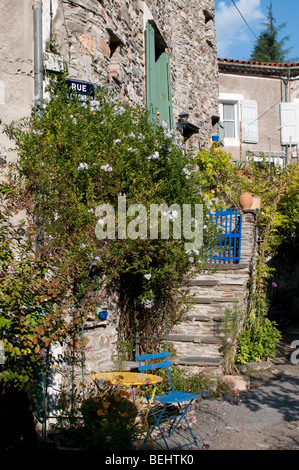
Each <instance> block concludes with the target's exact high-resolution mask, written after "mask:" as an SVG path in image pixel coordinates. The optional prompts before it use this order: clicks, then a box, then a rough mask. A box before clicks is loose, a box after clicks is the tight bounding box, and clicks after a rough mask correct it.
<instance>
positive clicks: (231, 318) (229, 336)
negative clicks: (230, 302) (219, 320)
mask: <svg viewBox="0 0 299 470" xmlns="http://www.w3.org/2000/svg"><path fill="white" fill-rule="evenodd" d="M241 320H242V312H241V310H240V307H239V305H238V304H237V303H235V304H234V307H233V310H231V309H229V308H226V309H225V311H224V322H223V354H224V359H223V370H224V373H225V374H231V373H233V372H234V363H235V355H236V351H237V338H238V333H239V331H240V321H241Z"/></svg>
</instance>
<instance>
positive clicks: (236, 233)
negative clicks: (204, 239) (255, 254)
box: [208, 209, 242, 263]
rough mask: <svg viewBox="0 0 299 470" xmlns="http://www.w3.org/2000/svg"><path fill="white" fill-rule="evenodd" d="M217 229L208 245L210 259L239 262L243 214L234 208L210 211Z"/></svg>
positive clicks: (211, 260)
mask: <svg viewBox="0 0 299 470" xmlns="http://www.w3.org/2000/svg"><path fill="white" fill-rule="evenodd" d="M208 215H209V216H210V220H211V223H212V224H213V226H214V229H215V237H213V239H212V241H211V244H210V246H209V247H208V260H209V262H214V263H217V262H219V263H221V262H223V263H239V262H240V258H241V234H242V214H240V213H239V212H235V211H233V210H232V209H227V210H222V209H221V210H219V211H214V212H209V213H208Z"/></svg>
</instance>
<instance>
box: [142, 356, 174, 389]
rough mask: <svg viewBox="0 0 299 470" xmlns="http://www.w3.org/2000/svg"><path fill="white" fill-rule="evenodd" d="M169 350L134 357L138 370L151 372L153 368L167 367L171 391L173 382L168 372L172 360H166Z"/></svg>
mask: <svg viewBox="0 0 299 470" xmlns="http://www.w3.org/2000/svg"><path fill="white" fill-rule="evenodd" d="M169 356H170V352H169V351H166V352H160V353H154V354H143V355H141V356H136V359H137V361H138V363H139V366H138V370H139V371H140V372H153V371H154V370H155V369H162V368H164V367H165V368H167V372H168V377H169V382H170V386H171V390H172V391H173V384H172V378H171V372H170V366H171V365H172V362H171V361H170V360H168V358H169Z"/></svg>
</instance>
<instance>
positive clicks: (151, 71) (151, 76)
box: [145, 23, 157, 124]
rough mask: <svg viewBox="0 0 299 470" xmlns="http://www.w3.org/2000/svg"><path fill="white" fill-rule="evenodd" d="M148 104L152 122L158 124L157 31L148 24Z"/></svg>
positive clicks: (146, 37) (146, 38)
mask: <svg viewBox="0 0 299 470" xmlns="http://www.w3.org/2000/svg"><path fill="white" fill-rule="evenodd" d="M145 40H146V102H147V106H148V110H149V113H150V120H151V121H152V122H153V123H154V124H156V122H157V105H156V80H155V76H156V72H155V70H156V52H155V30H154V28H153V27H152V26H151V25H150V24H149V23H147V24H146V36H145Z"/></svg>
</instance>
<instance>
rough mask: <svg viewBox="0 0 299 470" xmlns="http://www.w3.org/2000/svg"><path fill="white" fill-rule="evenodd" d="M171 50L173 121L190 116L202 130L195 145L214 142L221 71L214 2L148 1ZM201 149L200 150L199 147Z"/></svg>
mask: <svg viewBox="0 0 299 470" xmlns="http://www.w3.org/2000/svg"><path fill="white" fill-rule="evenodd" d="M147 3H148V6H149V8H150V9H151V11H152V12H153V16H154V19H156V20H157V23H158V25H159V26H161V30H162V32H163V34H164V37H165V40H166V42H167V44H168V46H169V55H170V65H171V80H172V90H173V114H174V119H176V118H177V116H178V115H179V113H181V112H182V111H186V112H187V113H189V121H190V122H191V123H192V124H195V125H196V126H198V127H199V134H195V136H194V137H193V139H192V140H193V143H194V145H196V144H195V143H198V142H199V143H200V145H201V146H202V145H204V143H205V140H206V139H208V140H209V139H211V135H212V122H211V117H212V116H213V115H218V113H219V106H218V69H217V65H216V64H217V47H216V36H215V22H214V13H215V5H214V3H215V2H214V0H201V1H198V0H197V1H195V0H190V1H182V0H173V1H171V2H170V1H168V0H161V1H159V2H157V1H156V0H148V1H147ZM197 148H198V147H197Z"/></svg>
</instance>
